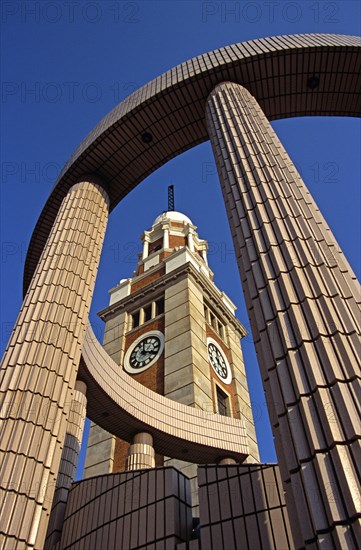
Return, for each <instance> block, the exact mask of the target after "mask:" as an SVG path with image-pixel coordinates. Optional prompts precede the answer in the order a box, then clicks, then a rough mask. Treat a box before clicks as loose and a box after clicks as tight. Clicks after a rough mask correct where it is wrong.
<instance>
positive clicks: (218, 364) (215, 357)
mask: <svg viewBox="0 0 361 550" xmlns="http://www.w3.org/2000/svg"><path fill="white" fill-rule="evenodd" d="M207 347H208V358H209V362H210V364H211V365H212V369H213V370H214V372H215V373H216V375H217V376H218V378H219V379H220V380H222V382H223V383H224V384H230V383H231V381H232V373H231V368H230V366H229V363H228V360H227V357H226V356H225V355H224V353H223V350H222V349H221V348H220V346H219V345H218V344H217V342H216V341H215V340H213V338H207Z"/></svg>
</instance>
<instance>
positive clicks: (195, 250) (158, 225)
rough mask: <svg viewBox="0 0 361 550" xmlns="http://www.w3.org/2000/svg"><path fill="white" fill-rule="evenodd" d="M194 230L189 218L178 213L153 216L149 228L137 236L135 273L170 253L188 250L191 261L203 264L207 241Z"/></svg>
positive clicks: (195, 228) (170, 212) (147, 267)
mask: <svg viewBox="0 0 361 550" xmlns="http://www.w3.org/2000/svg"><path fill="white" fill-rule="evenodd" d="M196 230H197V227H196V226H195V225H194V224H193V223H192V221H191V220H190V218H189V217H188V216H186V215H185V214H182V213H181V212H176V211H167V212H163V213H162V214H160V215H159V216H157V218H156V219H155V220H154V222H153V224H152V227H151V229H150V230H148V231H144V233H143V235H142V236H141V240H142V242H143V251H142V254H141V255H140V256H141V257H140V258H139V262H138V267H137V271H136V274H137V275H140V274H141V273H144V272H145V271H148V269H150V268H152V267H154V266H156V265H158V264H159V263H160V262H162V261H164V260H166V259H167V258H169V256H172V255H173V254H177V253H178V254H181V252H180V251H183V253H185V252H187V253H188V254H189V253H191V255H192V256H193V259H194V260H195V261H197V262H199V263H200V264H201V265H203V266H204V267H206V266H207V265H208V264H207V248H208V244H207V241H205V240H203V239H200V238H199V237H198V234H197V231H196ZM209 274H210V272H209Z"/></svg>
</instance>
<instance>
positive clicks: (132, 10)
mask: <svg viewBox="0 0 361 550" xmlns="http://www.w3.org/2000/svg"><path fill="white" fill-rule="evenodd" d="M1 24H2V38H1V42H2V43H1V51H2V64H1V66H2V87H1V112H2V116H1V172H2V174H1V175H2V179H1V188H0V196H1V235H0V241H1V350H2V351H3V349H4V348H5V346H6V343H7V340H8V337H9V333H10V331H11V328H12V326H13V324H14V322H15V320H16V316H17V313H18V311H19V308H20V305H21V302H22V274H23V266H24V261H25V254H26V248H27V246H28V243H29V240H30V237H31V233H32V231H33V229H34V226H35V223H36V220H37V218H38V216H39V214H40V212H41V210H42V207H43V205H44V204H45V201H46V199H47V197H48V195H49V192H50V189H51V188H52V186H53V184H54V181H55V179H56V176H57V174H58V173H59V172H60V170H61V167H62V165H63V164H64V163H65V162H66V161H67V159H68V158H69V157H70V155H71V154H72V152H73V150H74V149H75V148H76V147H77V145H78V144H79V142H80V141H81V140H82V139H83V138H84V137H85V136H86V134H87V133H88V132H89V131H90V130H91V129H92V128H93V127H94V126H95V125H96V124H97V122H98V121H99V120H100V119H101V118H102V117H103V116H104V115H105V114H107V113H108V112H109V111H110V110H111V109H112V108H113V107H114V106H115V105H116V104H117V103H118V102H119V101H121V100H122V99H124V97H126V96H127V95H129V93H131V92H132V91H133V90H135V89H136V88H137V87H139V86H141V85H143V84H145V83H146V82H148V81H149V80H151V79H152V78H154V77H156V76H158V75H159V74H161V73H162V72H164V71H166V70H167V69H169V68H171V67H173V66H175V65H177V64H178V63H181V62H182V61H185V60H186V59H188V58H190V57H193V56H195V55H198V54H201V53H203V52H206V51H209V50H213V49H215V48H218V47H221V46H224V45H227V44H232V43H234V42H242V41H245V40H250V39H253V38H260V37H264V36H272V35H279V34H293V33H305V32H312V33H338V34H353V35H359V34H360V3H359V2H358V1H357V0H354V1H346V0H342V1H337V2H330V1H322V0H320V1H317V0H316V1H313V0H310V1H299V2H294V1H293V2H292V1H287V0H279V1H270V2H266V1H249V2H248V1H241V2H232V1H227V2H202V1H187V0H182V1H168V2H167V1H152V0H145V1H137V2H116V1H112V0H111V1H102V2H97V1H95V2H87V1H80V0H79V1H78V2H69V3H67V2H62V1H57V0H55V1H51V2H50V1H49V2H48V1H47V0H43V1H41V2H39V1H37V2H32V1H26V2H24V1H16V0H15V1H6V0H3V2H2V4H1ZM273 127H274V128H275V130H276V132H277V133H278V135H279V137H280V139H281V141H282V142H283V143H284V145H285V147H286V149H287V150H288V152H289V154H290V156H291V158H292V159H293V160H294V162H295V164H296V166H297V168H298V169H299V171H300V172H301V174H302V176H303V178H304V180H305V182H306V184H307V186H308V188H309V189H310V191H311V193H312V195H313V197H314V198H315V200H316V202H317V204H318V205H319V207H320V209H321V211H322V213H323V214H324V216H325V218H326V220H327V222H328V223H329V225H330V227H331V229H332V230H333V232H334V234H335V236H336V238H337V240H338V242H339V243H340V245H341V248H342V249H343V251H344V253H345V254H346V257H347V258H348V260H349V262H350V263H351V266H352V267H353V269H354V270H355V272H356V274H357V276H358V277H360V220H359V212H360V156H359V151H360V122H359V120H357V119H346V118H345V119H343V118H318V117H317V118H316V117H315V118H298V119H290V120H283V121H278V122H275V123H273ZM171 183H172V184H174V186H175V201H176V209H177V210H180V211H182V212H184V213H185V214H187V215H188V216H189V217H190V218H191V219H192V221H193V223H195V224H196V225H197V226H198V232H199V234H200V236H201V237H202V238H205V239H207V240H208V241H209V243H210V253H209V262H210V266H211V268H212V269H213V271H214V272H215V282H216V284H217V285H218V287H219V288H221V289H222V290H224V291H225V292H226V293H227V294H228V295H229V296H230V297H231V299H232V300H233V301H234V302H235V303H236V304H237V307H238V312H237V315H238V317H239V319H240V320H241V322H242V323H243V324H244V325H245V326H246V327H247V328H249V322H248V318H247V313H246V310H245V307H244V303H243V293H242V290H241V287H240V282H239V275H238V271H237V266H236V262H235V257H234V253H233V249H232V242H231V238H230V232H229V228H228V223H227V219H226V214H225V210H224V207H223V204H222V197H221V191H220V186H219V182H218V177H217V175H216V170H215V165H214V161H213V157H212V152H211V147H210V144H209V143H205V144H202V145H200V146H198V147H196V148H195V149H193V150H191V151H188V152H187V153H185V154H183V155H182V156H180V157H178V158H177V159H174V160H173V161H171V162H169V163H168V164H167V165H165V166H164V167H162V168H161V169H159V170H158V171H157V172H156V173H155V174H153V175H152V176H150V177H148V178H147V179H146V180H145V181H144V182H143V183H142V184H140V185H139V186H138V187H137V188H136V189H135V190H134V191H133V192H132V193H131V194H130V195H129V196H128V197H126V199H124V201H123V202H122V203H121V204H120V205H119V206H118V207H117V208H116V210H115V211H114V212H113V214H112V216H111V218H110V221H109V225H108V231H107V235H106V240H105V245H104V250H103V254H102V260H101V266H100V271H99V275H98V279H97V283H96V289H95V295H94V300H93V304H92V309H91V321H92V323H93V326H94V327H95V330H96V332H97V334H98V335H99V337H101V333H102V322H101V321H100V320H99V318H97V316H96V312H97V311H99V310H100V309H102V308H104V307H105V306H106V305H107V304H108V290H109V288H111V287H113V286H114V285H115V284H116V283H117V282H118V281H119V280H120V279H122V278H124V277H129V276H131V274H132V272H133V270H134V268H135V262H136V254H137V252H138V251H139V250H140V240H139V236H140V234H141V233H142V231H143V230H144V229H147V228H149V227H150V226H151V224H152V222H153V220H154V219H155V218H156V216H157V215H158V214H159V213H160V212H161V211H163V210H165V209H166V206H167V186H168V185H169V184H171ZM243 349H244V356H245V362H246V368H247V372H248V376H249V385H250V390H251V396H252V401H253V403H254V411H255V420H256V428H257V433H258V438H259V444H260V449H261V458H262V460H263V461H274V460H276V457H275V453H274V449H273V441H272V434H271V431H270V428H269V421H268V415H267V412H266V405H265V398H264V394H263V390H262V386H261V382H260V377H259V374H258V366H257V360H256V357H255V353H254V349H253V344H252V338H251V336H249V337H247V338H246V340H245V342H244V346H243Z"/></svg>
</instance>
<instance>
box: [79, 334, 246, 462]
mask: <svg viewBox="0 0 361 550" xmlns="http://www.w3.org/2000/svg"><path fill="white" fill-rule="evenodd" d="M78 379H80V380H82V381H84V382H85V383H86V385H87V396H88V406H87V416H88V417H89V418H90V419H91V420H93V422H95V423H96V424H97V425H98V426H101V427H102V428H104V429H105V430H107V431H110V432H111V433H112V434H113V435H116V436H118V437H120V438H122V439H125V440H126V441H129V442H131V441H132V438H133V436H134V434H135V433H137V432H139V431H140V432H142V431H147V432H149V433H151V434H152V436H153V440H154V447H155V448H156V450H157V452H158V453H161V454H164V455H166V456H171V457H173V458H178V459H181V460H187V461H188V462H196V463H202V464H211V463H215V462H217V461H218V460H220V459H221V458H223V457H224V456H227V457H230V458H234V459H235V460H240V461H242V460H244V459H245V458H246V456H247V454H248V445H247V438H246V429H245V427H244V424H243V421H241V420H238V419H234V418H229V417H225V416H221V415H218V414H209V413H207V412H204V411H201V410H199V409H196V408H193V407H188V406H187V405H183V404H182V403H178V402H177V401H172V400H171V399H167V398H166V397H163V396H162V395H159V394H157V393H155V392H153V391H152V390H150V389H148V388H146V387H145V386H143V385H142V384H140V383H139V382H137V381H136V380H134V378H131V377H130V376H129V375H128V374H127V373H126V372H124V371H122V369H120V368H119V366H118V365H117V364H116V363H115V362H114V361H113V359H111V357H109V355H108V354H107V352H106V351H105V350H104V348H103V347H102V346H101V344H100V343H99V342H98V341H97V339H96V337H95V335H94V332H93V330H92V328H91V327H90V326H88V328H87V332H86V336H85V341H84V346H83V355H82V361H81V364H80V369H79V372H78Z"/></svg>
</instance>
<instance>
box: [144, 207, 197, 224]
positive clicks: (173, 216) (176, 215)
mask: <svg viewBox="0 0 361 550" xmlns="http://www.w3.org/2000/svg"><path fill="white" fill-rule="evenodd" d="M165 220H171V221H174V222H184V223H190V224H192V222H191V220H190V219H189V218H188V216H186V215H185V214H182V213H181V212H175V211H174V210H173V211H171V212H163V213H162V214H160V215H159V216H158V217H157V218H156V219H155V220H154V222H153V225H157V223H159V222H161V221H165ZM192 225H193V224H192Z"/></svg>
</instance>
